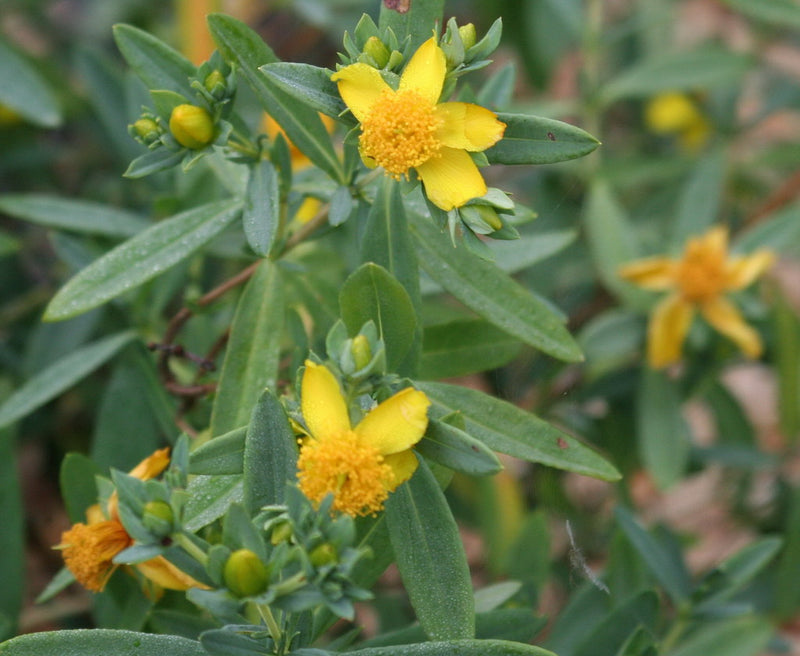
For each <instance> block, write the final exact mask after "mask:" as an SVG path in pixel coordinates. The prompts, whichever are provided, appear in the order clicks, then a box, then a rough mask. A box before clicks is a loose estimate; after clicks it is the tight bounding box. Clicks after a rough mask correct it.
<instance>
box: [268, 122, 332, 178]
mask: <svg viewBox="0 0 800 656" xmlns="http://www.w3.org/2000/svg"><path fill="white" fill-rule="evenodd" d="M319 117H320V119H321V120H322V124H323V125H324V126H325V129H326V130H327V131H328V133H331V132H333V129H334V128H335V127H336V122H335V121H334V120H333V119H332V118H331V117H330V116H325V114H320V115H319ZM261 124H262V127H263V129H264V132H266V133H267V136H268V137H269V138H270V139H271V140H273V141H274V140H275V138H276V137H277V136H278V135H281V136H282V137H283V138H284V139H285V140H286V143H287V144H288V146H289V159H290V161H291V163H292V171H301V170H303V169H305V168H308V167H309V166H311V160H310V159H308V157H307V156H306V155H305V153H303V151H302V150H300V149H299V148H298V147H297V146H295V145H294V144H293V143H292V142H291V140H290V139H289V137H288V136H287V135H286V132H285V131H284V129H283V128H282V127H281V126H280V124H279V123H278V121H276V120H275V119H274V118H272V117H271V116H270V115H269V114H267V113H265V114H264V118H263V120H262V122H261Z"/></svg>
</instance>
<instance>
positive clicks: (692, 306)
mask: <svg viewBox="0 0 800 656" xmlns="http://www.w3.org/2000/svg"><path fill="white" fill-rule="evenodd" d="M774 259H775V257H774V255H773V253H772V252H770V251H768V250H766V249H762V250H759V251H757V252H755V253H753V254H752V255H749V256H746V257H745V256H730V255H729V254H728V231H727V229H726V228H724V227H720V226H717V227H715V228H712V229H711V230H709V231H708V232H707V233H706V234H704V235H702V236H699V237H695V238H692V239H690V240H689V241H688V243H687V244H686V248H685V250H684V253H683V256H682V257H681V258H679V259H672V258H668V257H651V258H646V259H643V260H638V261H636V262H633V263H631V264H628V265H625V266H624V267H622V268H621V269H620V275H621V276H622V277H623V278H624V279H626V280H629V281H631V282H633V283H636V284H637V285H640V286H641V287H644V288H646V289H653V290H659V291H666V290H671V292H672V293H671V294H669V295H668V296H667V297H666V298H665V299H664V300H662V301H660V302H659V303H658V305H657V306H656V308H655V310H654V311H653V315H652V317H651V318H650V324H649V327H648V339H647V359H648V362H649V363H650V366H652V367H654V368H660V367H665V366H667V365H668V364H671V363H673V362H676V361H677V360H679V359H680V355H681V346H682V345H683V341H684V339H685V338H686V334H687V332H688V331H689V326H690V324H691V321H692V317H693V315H694V311H695V310H699V312H700V314H701V315H702V316H703V317H704V318H705V320H706V321H708V323H710V324H711V325H712V326H713V327H714V328H716V329H717V330H718V331H719V332H721V333H722V334H723V335H726V336H727V337H729V338H730V339H731V340H733V341H734V342H735V343H736V344H737V346H738V347H739V348H740V349H741V350H742V351H743V352H744V354H745V355H746V356H748V357H751V358H756V357H758V356H759V355H761V351H762V345H761V339H760V338H759V335H758V333H757V332H756V331H755V330H753V329H752V328H751V327H750V326H748V325H747V324H746V323H745V321H744V319H743V318H742V316H741V314H740V313H739V310H737V309H736V306H735V305H733V303H731V302H730V301H729V300H728V299H726V298H725V292H732V291H737V290H740V289H744V288H745V287H747V286H748V285H750V284H751V283H752V282H753V281H754V280H755V279H756V278H758V277H759V276H760V275H761V274H762V273H764V271H766V270H767V269H768V268H769V267H770V265H771V264H772V262H773V261H774Z"/></svg>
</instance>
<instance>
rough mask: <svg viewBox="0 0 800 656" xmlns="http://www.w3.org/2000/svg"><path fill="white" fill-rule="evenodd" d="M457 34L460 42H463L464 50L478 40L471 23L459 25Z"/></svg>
mask: <svg viewBox="0 0 800 656" xmlns="http://www.w3.org/2000/svg"><path fill="white" fill-rule="evenodd" d="M458 35H459V36H460V37H461V43H463V44H464V50H469V49H470V48H471V47H472V46H474V45H475V43H476V42H477V41H478V35H477V33H476V32H475V26H474V25H473V24H472V23H467V24H466V25H461V26H459V28H458Z"/></svg>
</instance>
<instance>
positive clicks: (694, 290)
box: [676, 240, 727, 303]
mask: <svg viewBox="0 0 800 656" xmlns="http://www.w3.org/2000/svg"><path fill="white" fill-rule="evenodd" d="M676 283H677V285H678V288H679V289H680V292H681V294H682V295H683V297H684V298H685V299H686V300H687V301H690V302H692V303H701V302H703V301H707V300H709V299H711V298H715V297H716V296H718V295H720V294H721V293H723V292H724V291H725V287H726V284H727V275H726V270H725V252H724V251H721V250H718V249H715V248H709V247H708V245H707V244H705V243H703V242H700V241H699V240H692V241H690V242H689V244H688V245H687V248H686V252H685V253H684V256H683V259H682V260H681V261H680V262H679V263H678V268H677V271H676Z"/></svg>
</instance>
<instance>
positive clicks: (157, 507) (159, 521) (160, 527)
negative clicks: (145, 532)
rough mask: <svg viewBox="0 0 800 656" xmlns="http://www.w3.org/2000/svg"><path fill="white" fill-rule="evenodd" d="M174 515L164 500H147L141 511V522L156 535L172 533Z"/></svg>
mask: <svg viewBox="0 0 800 656" xmlns="http://www.w3.org/2000/svg"><path fill="white" fill-rule="evenodd" d="M174 520H175V515H174V513H173V512H172V508H171V507H170V505H169V504H168V503H167V502H166V501H148V502H147V503H146V504H145V506H144V512H143V513H142V523H143V524H144V525H145V526H146V527H147V528H148V529H149V530H151V531H152V532H153V533H155V534H156V535H169V534H170V533H172V527H173V522H174Z"/></svg>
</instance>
